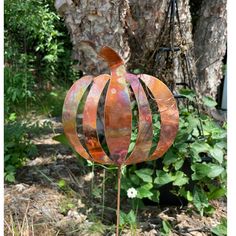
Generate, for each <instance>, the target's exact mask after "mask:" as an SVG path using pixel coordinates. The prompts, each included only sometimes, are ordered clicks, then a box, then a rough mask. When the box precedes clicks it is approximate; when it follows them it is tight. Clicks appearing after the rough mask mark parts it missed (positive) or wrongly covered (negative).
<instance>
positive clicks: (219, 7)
mask: <svg viewBox="0 0 236 236" xmlns="http://www.w3.org/2000/svg"><path fill="white" fill-rule="evenodd" d="M198 18H199V20H198V21H197V25H196V29H195V33H194V48H195V58H196V66H197V75H198V78H197V82H198V83H197V84H198V88H199V90H200V91H201V94H204V95H208V96H211V97H213V98H215V97H216V94H217V86H218V85H219V84H220V82H221V78H222V60H223V57H224V55H225V52H226V0H214V1H209V0H203V2H202V5H201V9H200V13H199V16H198Z"/></svg>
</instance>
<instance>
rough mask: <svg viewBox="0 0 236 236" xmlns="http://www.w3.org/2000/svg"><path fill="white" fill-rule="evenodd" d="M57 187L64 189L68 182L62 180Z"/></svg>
mask: <svg viewBox="0 0 236 236" xmlns="http://www.w3.org/2000/svg"><path fill="white" fill-rule="evenodd" d="M57 185H58V187H59V188H64V187H65V186H66V181H65V180H64V179H60V180H59V181H58V183H57Z"/></svg>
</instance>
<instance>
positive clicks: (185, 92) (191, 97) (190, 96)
mask: <svg viewBox="0 0 236 236" xmlns="http://www.w3.org/2000/svg"><path fill="white" fill-rule="evenodd" d="M179 93H180V95H182V96H184V97H186V98H188V99H189V100H190V101H194V97H195V96H196V94H195V93H194V92H193V90H191V89H185V88H182V89H180V91H179Z"/></svg>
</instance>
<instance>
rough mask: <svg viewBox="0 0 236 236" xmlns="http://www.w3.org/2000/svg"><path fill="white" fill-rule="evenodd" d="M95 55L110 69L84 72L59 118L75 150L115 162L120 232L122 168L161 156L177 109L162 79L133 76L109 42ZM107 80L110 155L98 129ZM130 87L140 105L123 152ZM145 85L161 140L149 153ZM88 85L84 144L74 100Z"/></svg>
mask: <svg viewBox="0 0 236 236" xmlns="http://www.w3.org/2000/svg"><path fill="white" fill-rule="evenodd" d="M99 55H100V56H101V57H102V58H103V59H105V61H107V63H108V65H109V68H110V71H111V74H110V75H108V74H103V75H99V76H97V77H93V76H84V77H82V78H81V79H79V80H78V81H76V82H75V83H74V84H73V86H72V87H71V88H70V90H69V91H68V93H67V95H66V98H65V101H64V106H63V114H62V119H63V126H64V131H65V134H66V136H67V138H68V140H69V142H70V144H71V145H72V146H73V148H74V149H75V150H76V152H78V153H79V154H80V155H81V156H82V157H83V158H85V159H87V160H90V161H92V162H98V163H101V164H108V165H111V164H113V165H116V166H117V167H118V194H117V226H116V235H117V236H118V235H119V217H120V181H121V167H122V166H123V165H130V164H135V163H139V162H143V161H151V160H155V159H157V158H159V157H161V156H162V155H163V154H164V153H165V152H166V151H167V150H168V148H169V147H170V146H171V145H172V143H173V141H174V139H175V136H176V133H177V130H178V122H179V113H178V109H177V105H176V102H175V99H174V97H173V95H172V93H171V92H170V90H169V89H168V88H167V86H166V85H165V84H164V83H162V82H161V81H160V80H158V79H157V78H155V77H153V76H150V75H146V74H140V75H134V74H130V73H128V72H126V70H125V65H124V62H123V60H122V59H121V57H120V56H119V55H118V54H117V53H116V52H115V51H114V50H113V49H111V48H109V47H106V46H104V47H103V48H102V49H101V50H100V52H99ZM107 84H108V89H107V92H106V95H105V96H106V97H105V105H104V133H105V139H106V143H107V147H108V149H109V153H110V154H109V155H107V154H106V152H105V151H104V150H103V147H102V145H101V143H100V141H99V131H98V129H97V112H98V105H99V100H100V98H101V95H102V92H103V90H104V88H105V86H106V85H107ZM129 86H130V87H131V89H132V91H133V92H134V96H135V100H136V102H137V105H138V135H137V139H136V143H135V147H134V148H133V150H132V152H131V154H130V155H127V154H128V149H129V145H130V141H131V133H132V110H131V102H130V95H129ZM144 86H145V87H146V88H148V89H149V91H150V93H151V95H152V97H153V98H154V99H155V101H156V104H157V107H158V109H159V112H160V119H161V130H160V137H159V141H158V144H157V147H156V149H155V150H154V151H153V152H152V153H151V154H150V149H151V147H152V142H153V124H152V112H151V109H150V105H149V101H148V99H147V96H146V93H145V89H144ZM88 88H89V92H88V95H87V97H86V101H85V104H84V108H83V121H82V126H83V135H84V144H83V145H82V142H81V138H79V136H78V133H77V122H76V116H77V110H78V105H79V103H80V101H81V99H82V97H83V95H84V93H85V91H86V90H87V89H88Z"/></svg>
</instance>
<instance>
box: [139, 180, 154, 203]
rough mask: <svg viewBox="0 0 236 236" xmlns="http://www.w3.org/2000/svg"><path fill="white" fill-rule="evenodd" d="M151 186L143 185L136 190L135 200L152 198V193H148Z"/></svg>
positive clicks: (149, 184)
mask: <svg viewBox="0 0 236 236" xmlns="http://www.w3.org/2000/svg"><path fill="white" fill-rule="evenodd" d="M152 187H153V185H152V184H151V183H148V184H145V185H143V186H141V187H140V188H138V189H137V192H138V194H137V198H140V199H142V198H150V197H152V196H153V193H152V192H151V191H150V190H151V189H152Z"/></svg>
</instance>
